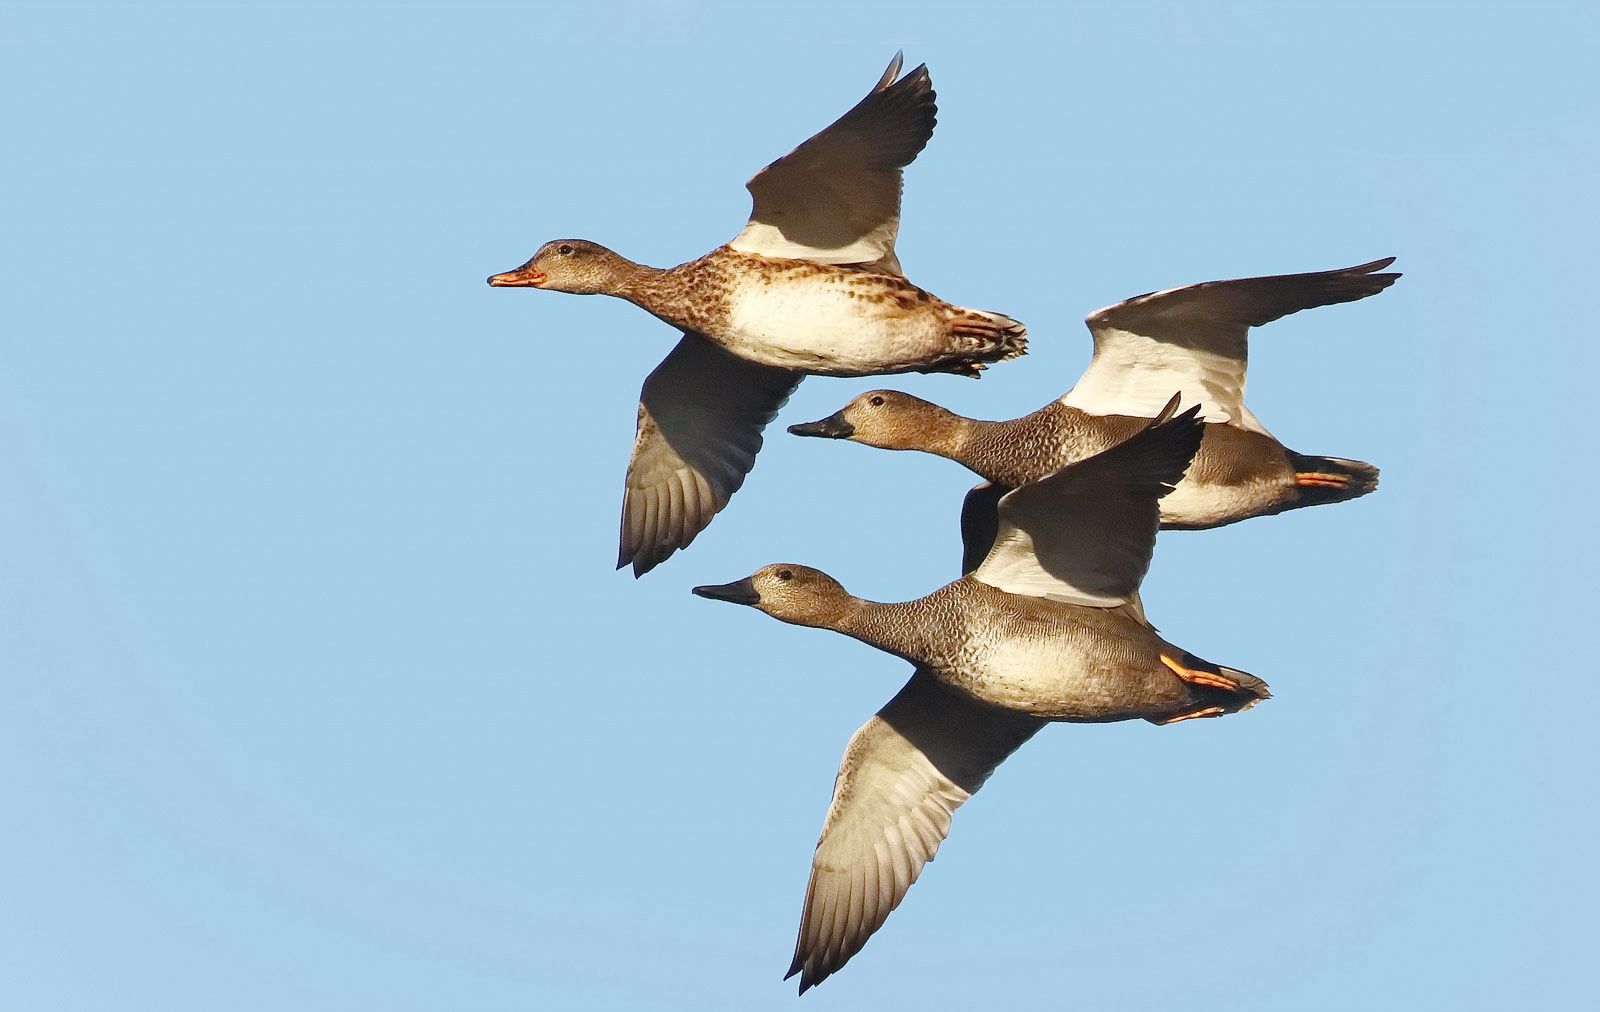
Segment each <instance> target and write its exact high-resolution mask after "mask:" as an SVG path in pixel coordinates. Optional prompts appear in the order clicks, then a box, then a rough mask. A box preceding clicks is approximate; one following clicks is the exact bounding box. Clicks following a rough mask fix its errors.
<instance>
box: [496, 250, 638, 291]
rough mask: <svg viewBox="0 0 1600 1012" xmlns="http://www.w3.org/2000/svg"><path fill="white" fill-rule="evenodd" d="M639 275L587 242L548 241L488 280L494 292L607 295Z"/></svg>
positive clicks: (633, 266)
mask: <svg viewBox="0 0 1600 1012" xmlns="http://www.w3.org/2000/svg"><path fill="white" fill-rule="evenodd" d="M638 271H639V265H638V264H636V263H634V262H633V261H632V260H629V259H628V258H627V257H624V256H622V255H621V254H618V253H613V252H612V251H611V250H608V249H606V248H605V247H604V246H602V245H600V244H599V243H597V242H590V241H588V240H587V239H552V240H550V241H549V242H547V243H545V244H544V245H543V246H540V247H539V252H537V253H535V254H534V255H533V259H531V260H529V261H528V262H527V263H525V264H523V265H522V266H521V267H518V268H517V269H516V270H514V271H506V272H505V273H504V274H496V275H494V276H493V277H491V278H490V279H489V284H490V285H491V286H493V287H495V288H547V289H549V290H551V291H556V292H571V293H572V294H574V295H610V294H613V293H615V292H616V291H617V290H618V289H619V288H621V287H622V285H623V284H625V283H626V282H627V281H628V280H629V279H630V278H632V277H633V276H634V275H635V274H636V273H637V272H638Z"/></svg>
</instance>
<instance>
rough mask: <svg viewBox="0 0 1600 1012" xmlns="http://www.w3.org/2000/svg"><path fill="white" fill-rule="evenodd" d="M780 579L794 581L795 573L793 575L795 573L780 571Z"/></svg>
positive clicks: (785, 570)
mask: <svg viewBox="0 0 1600 1012" xmlns="http://www.w3.org/2000/svg"><path fill="white" fill-rule="evenodd" d="M778 579H780V580H792V579H794V573H793V571H791V570H788V569H780V570H778Z"/></svg>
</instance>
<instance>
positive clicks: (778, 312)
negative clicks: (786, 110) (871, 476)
mask: <svg viewBox="0 0 1600 1012" xmlns="http://www.w3.org/2000/svg"><path fill="white" fill-rule="evenodd" d="M899 73H900V57H899V56H898V55H896V56H895V58H894V60H893V62H891V63H890V64H889V69H888V70H887V71H886V72H885V73H884V75H883V78H882V79H881V80H879V81H878V83H877V85H876V86H874V87H873V89H872V91H871V93H869V94H868V95H867V97H866V98H864V99H862V100H861V102H860V103H858V104H857V105H856V106H855V108H853V109H851V110H850V111H849V112H847V113H845V114H844V115H843V116H841V117H840V118H839V119H838V121H837V122H835V123H834V124H833V125H832V126H829V127H828V128H827V129H826V130H823V131H822V132H821V133H819V134H817V135H816V136H815V137H812V138H811V139H810V140H808V141H806V142H805V143H804V144H802V145H800V146H799V147H798V148H796V149H795V150H794V151H793V152H791V153H789V154H788V155H785V156H784V157H782V158H780V159H778V160H777V161H775V162H773V163H772V164H771V165H769V166H767V167H766V168H765V169H762V170H761V171H760V172H758V173H756V175H755V177H754V178H752V179H751V180H750V182H749V183H748V184H747V185H748V187H749V190H750V194H751V196H752V197H753V199H754V210H753V211H752V212H751V215H750V221H749V223H748V224H746V225H745V227H744V230H743V231H742V232H740V233H739V234H738V235H737V236H735V237H734V238H733V240H732V241H731V242H729V243H728V244H727V245H726V246H720V247H718V248H717V249H714V250H712V251H711V252H710V253H707V254H706V255H705V256H703V257H701V258H700V259H698V260H691V261H689V262H688V263H686V264H680V265H678V266H677V267H672V268H668V269H665V270H663V269H660V268H656V267H646V266H644V265H643V264H636V263H633V262H632V261H629V260H627V259H625V258H623V257H622V256H619V255H618V254H616V253H613V252H612V251H611V250H608V249H606V248H605V247H604V246H600V245H598V244H596V243H592V242H588V241H586V240H583V239H555V240H552V241H551V242H547V243H545V244H544V245H543V246H542V247H540V249H539V252H537V253H535V254H534V256H533V259H531V260H529V261H528V262H527V263H525V264H523V265H522V266H521V267H518V268H517V269H516V270H514V271H507V272H506V273H504V274H496V275H495V276H494V277H491V278H490V279H489V284H491V285H495V286H499V287H527V288H546V289H551V290H554V291H560V292H572V293H575V294H578V295H614V296H617V297H618V298H622V299H627V300H628V301H629V302H632V303H634V304H636V305H638V306H640V307H641V308H643V309H644V310H646V311H647V312H649V313H650V314H651V315H653V316H656V317H659V318H660V319H662V320H665V321H666V322H667V323H670V324H672V325H673V326H674V327H677V328H679V329H680V330H682V331H683V333H684V337H683V340H681V341H680V342H679V343H678V346H677V347H676V348H675V349H673V351H672V353H671V354H670V355H668V356H667V359H666V361H664V362H662V363H661V365H660V367H658V368H657V369H656V371H655V372H653V373H651V374H650V378H649V379H647V380H646V381H645V384H644V391H643V393H642V394H641V396H640V404H639V427H638V436H637V439H636V440H635V442H634V447H633V459H632V460H631V462H630V463H629V467H628V480H627V491H626V493H625V495H624V499H623V507H622V547H621V553H620V558H619V561H618V563H617V565H618V567H619V568H620V567H622V566H625V565H627V564H628V563H630V562H631V563H633V571H634V575H635V576H639V575H642V574H644V573H646V572H648V571H649V570H650V569H651V568H653V567H654V566H656V565H657V564H658V563H660V562H661V561H662V560H664V559H666V558H667V557H668V556H669V555H671V554H672V553H673V552H675V551H677V550H678V549H679V548H683V547H685V546H687V545H688V544H689V542H690V541H692V540H694V537H695V535H696V534H698V533H699V532H700V531H701V530H703V529H704V528H705V526H706V525H707V524H709V523H710V522H711V518H712V517H713V516H714V515H715V514H716V513H717V511H718V510H720V509H722V508H723V506H725V505H727V502H728V498H729V497H730V496H731V495H733V493H734V492H735V491H737V490H738V488H739V486H740V485H741V484H742V483H743V482H744V476H745V474H746V473H748V472H749V470H750V468H751V466H752V465H753V464H754V463H755V455H756V452H757V451H758V450H759V449H760V448H761V430H762V428H763V427H764V426H765V425H766V424H767V423H768V422H770V421H771V420H772V418H773V416H774V415H776V414H777V411H778V408H779V407H781V406H782V405H783V403H784V401H785V400H787V399H788V397H789V394H790V393H792V392H793V391H794V388H795V385H796V384H798V383H799V382H800V379H801V377H802V376H807V375H816V376H876V375H880V374H886V373H902V372H950V373H957V374H960V375H965V376H976V375H977V374H978V372H979V371H980V370H981V369H983V367H984V365H985V364H986V363H989V362H999V361H1003V360H1005V359H1008V358H1014V357H1016V356H1017V355H1020V354H1022V353H1023V350H1024V347H1025V346H1026V343H1027V339H1026V332H1025V331H1024V329H1023V327H1022V325H1021V324H1019V323H1017V322H1016V321H1015V320H1012V319H1011V318H1009V317H1006V316H1002V315H1001V314H999V313H990V312H984V311H982V310H977V309H964V308H962V307H960V306H953V305H951V304H950V303H948V302H945V301H944V300H943V299H940V298H937V297H935V296H933V295H930V294H929V293H928V292H925V291H923V290H922V289H920V288H918V287H917V286H916V285H913V284H912V283H911V282H909V281H907V280H906V279H905V277H904V275H903V274H902V273H901V271H900V263H899V261H898V260H897V259H895V253H894V240H895V234H896V232H897V230H898V229H899V224H900V186H901V169H902V168H904V167H905V166H906V165H908V164H910V163H911V160H912V159H913V158H915V157H916V156H917V153H918V152H919V151H921V150H922V148H923V145H925V144H927V142H928V138H929V137H930V136H932V134H933V124H934V111H935V108H934V93H933V87H932V85H931V84H930V83H929V80H928V70H927V67H925V66H923V67H918V68H917V69H916V70H913V71H912V72H911V73H909V74H907V75H906V76H905V77H902V78H900V79H899V80H896V79H895V78H896V76H897V75H898V74H899Z"/></svg>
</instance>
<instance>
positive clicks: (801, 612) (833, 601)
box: [694, 562, 858, 627]
mask: <svg viewBox="0 0 1600 1012" xmlns="http://www.w3.org/2000/svg"><path fill="white" fill-rule="evenodd" d="M694 592H695V593H696V594H698V595H699V596H701V597H709V598H711V599H712V600H714V601H731V602H732V603H734V604H748V605H750V606H751V607H752V608H757V609H759V610H761V611H764V612H766V613H767V614H768V615H771V616H772V617H773V618H775V619H780V620H781V621H784V622H792V623H794V624H795V625H810V626H825V627H826V626H835V625H837V624H838V623H839V622H840V620H841V619H842V618H843V617H844V616H846V615H848V614H849V613H850V612H851V611H852V610H853V608H854V606H855V605H856V604H857V603H858V602H857V601H856V599H855V598H854V597H851V596H850V594H849V592H848V591H846V590H845V589H844V587H842V586H840V585H839V581H838V580H835V579H834V578H833V577H831V576H829V575H828V574H827V573H824V572H822V571H821V570H817V569H812V568H811V567H809V566H796V565H793V564H791V563H786V562H780V563H777V564H775V565H771V566H763V567H762V568H761V569H758V570H756V571H755V572H754V573H751V574H750V575H749V576H747V577H745V578H744V579H742V580H738V581H735V582H733V583H723V584H717V585H713V586H706V587H696V588H694Z"/></svg>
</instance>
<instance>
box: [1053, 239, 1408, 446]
mask: <svg viewBox="0 0 1600 1012" xmlns="http://www.w3.org/2000/svg"><path fill="white" fill-rule="evenodd" d="M1392 263H1394V257H1387V258H1385V259H1383V260H1374V261H1373V262H1372V263H1370V264H1361V265H1360V266H1357V267H1347V268H1345V269H1344V270H1338V271H1318V272H1315V273H1311V274H1279V275H1275V276H1272V277H1265V278H1240V279H1237V280H1233V281H1208V282H1206V283H1204V284H1199V285H1189V286H1188V287H1186V288H1169V289H1167V290H1166V291H1164V292H1153V293H1151V294H1149V295H1140V296H1138V297H1136V298H1132V299H1128V300H1127V301H1126V302H1119V303H1117V304H1116V305H1114V306H1107V307H1106V308H1105V309H1102V310H1099V311H1098V312H1095V313H1091V314H1090V315H1089V318H1088V320H1087V321H1086V322H1087V323H1088V324H1089V330H1090V331H1091V332H1093V334H1094V358H1093V359H1092V360H1091V361H1090V362H1089V368H1088V369H1087V370H1086V371H1085V372H1084V374H1083V378H1082V379H1080V380H1078V383H1077V385H1076V386H1074V387H1073V388H1072V389H1071V390H1070V391H1068V393H1067V395H1066V396H1065V397H1063V398H1062V400H1063V401H1064V402H1065V403H1067V404H1069V405H1071V406H1072V407H1076V408H1081V409H1082V410H1084V411H1087V412H1089V413H1090V414H1094V415H1133V416H1135V417H1148V416H1151V415H1154V414H1155V413H1156V412H1157V411H1158V410H1160V408H1161V405H1162V404H1164V403H1166V400H1167V398H1168V397H1170V396H1171V395H1172V392H1173V391H1174V390H1177V391H1179V392H1180V393H1181V394H1182V395H1183V403H1185V404H1196V403H1198V404H1199V405H1200V411H1201V414H1200V417H1201V418H1202V419H1203V420H1205V421H1208V422H1231V423H1233V424H1234V425H1237V426H1240V427H1242V428H1246V429H1253V430H1255V431H1257V432H1261V433H1266V429H1265V428H1263V427H1262V425H1261V423H1260V422H1259V421H1257V420H1256V417H1255V416H1254V415H1253V414H1251V413H1250V409H1249V408H1247V407H1245V405H1244V384H1245V363H1246V358H1247V349H1248V344H1249V340H1248V333H1249V330H1250V328H1251V327H1259V326H1261V325H1262V324H1263V323H1271V322H1272V321H1273V320H1276V319H1278V318H1279V317H1281V316H1287V315H1289V314H1290V313H1297V312H1299V311H1300V310H1302V309H1311V308H1313V307H1315V306H1327V305H1332V304H1333V303H1336V302H1354V301H1355V300H1357V299H1364V298H1366V297H1367V296H1369V295H1376V294H1377V293H1378V292H1381V291H1383V290H1384V289H1385V288H1388V287H1389V286H1390V285H1392V284H1394V281H1395V279H1396V278H1398V277H1399V276H1400V275H1399V274H1377V273H1374V272H1375V271H1379V270H1382V269H1383V268H1385V267H1387V266H1389V265H1390V264H1392Z"/></svg>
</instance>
